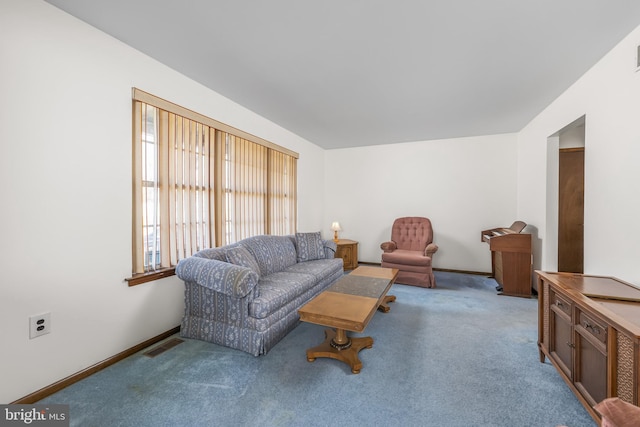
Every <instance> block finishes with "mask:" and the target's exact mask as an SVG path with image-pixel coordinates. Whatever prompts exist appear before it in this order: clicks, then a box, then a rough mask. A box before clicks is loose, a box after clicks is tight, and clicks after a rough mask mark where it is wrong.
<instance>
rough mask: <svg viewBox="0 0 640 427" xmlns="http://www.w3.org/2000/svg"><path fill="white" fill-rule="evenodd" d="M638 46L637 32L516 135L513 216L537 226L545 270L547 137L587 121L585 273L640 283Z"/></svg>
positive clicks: (549, 240) (549, 237) (552, 167)
mask: <svg viewBox="0 0 640 427" xmlns="http://www.w3.org/2000/svg"><path fill="white" fill-rule="evenodd" d="M638 45H640V27H638V28H637V29H636V30H634V31H633V32H632V33H631V34H630V35H629V36H628V37H626V38H625V39H624V40H623V41H622V42H621V43H620V44H619V45H618V46H616V47H615V48H614V49H613V50H612V51H611V52H609V53H608V54H607V55H606V56H605V57H604V58H603V59H602V60H601V61H600V62H599V63H598V64H596V65H595V66H594V67H592V68H591V70H589V71H588V72H587V73H586V74H585V75H584V76H583V77H582V78H581V79H579V80H578V81H577V82H576V83H575V84H574V85H572V87H571V88H569V89H568V90H567V91H566V92H565V93H564V94H562V95H561V96H560V97H559V98H558V99H556V100H555V101H554V102H553V103H552V104H551V105H550V106H549V107H547V108H546V109H545V110H544V111H543V112H542V113H541V114H540V115H539V116H538V117H536V118H535V119H534V120H533V121H532V122H531V123H530V124H529V125H528V126H527V127H526V128H525V129H523V130H522V131H521V132H520V133H519V136H518V159H519V161H518V165H519V168H518V183H519V184H518V196H519V197H518V214H519V215H526V216H528V217H530V218H531V221H532V222H534V223H536V224H538V228H539V233H540V234H539V235H540V238H541V245H540V247H539V248H538V251H537V253H536V256H537V258H538V260H539V266H540V268H542V269H545V270H546V269H550V270H553V269H554V268H555V266H556V265H557V260H556V259H555V258H554V256H555V255H556V254H557V251H556V250H555V248H556V246H557V227H556V225H555V224H554V223H553V218H554V215H555V210H556V209H557V200H556V197H557V193H556V194H553V193H554V188H553V183H551V181H552V180H553V179H556V177H557V149H553V148H551V149H548V147H547V145H548V144H557V138H549V137H550V136H552V135H554V134H556V133H557V132H558V131H559V130H560V129H562V128H564V127H565V126H566V125H568V124H570V123H572V122H573V121H574V120H576V119H578V118H580V117H581V116H583V115H585V218H584V233H585V249H584V268H585V273H588V274H600V275H607V276H615V277H618V278H620V279H622V280H626V281H628V282H631V283H633V284H636V285H637V284H640V269H639V268H638V260H639V259H640V244H638V238H639V237H640V221H638V218H640V190H639V186H638V183H639V182H640V167H638V165H639V164H640V72H636V53H637V46H638ZM548 141H549V142H548ZM554 155H555V156H556V157H554ZM555 217H557V215H555Z"/></svg>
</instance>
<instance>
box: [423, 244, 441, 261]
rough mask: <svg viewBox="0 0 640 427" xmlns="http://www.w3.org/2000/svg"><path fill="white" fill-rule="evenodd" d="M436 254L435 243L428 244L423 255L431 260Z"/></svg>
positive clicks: (436, 246) (436, 247)
mask: <svg viewBox="0 0 640 427" xmlns="http://www.w3.org/2000/svg"><path fill="white" fill-rule="evenodd" d="M436 252H438V245H436V244H435V243H429V244H428V245H427V247H426V248H425V249H424V254H425V255H426V256H428V257H429V258H431V257H432V256H433V254H435V253H436Z"/></svg>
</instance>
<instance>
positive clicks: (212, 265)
mask: <svg viewBox="0 0 640 427" xmlns="http://www.w3.org/2000/svg"><path fill="white" fill-rule="evenodd" d="M176 276H178V277H179V278H180V279H182V280H184V281H185V282H192V283H196V284H198V285H200V286H204V287H205V288H209V289H211V290H213V291H216V292H220V293H223V294H225V295H229V296H232V297H234V298H242V297H244V296H246V295H247V294H248V293H249V292H251V290H252V289H253V288H255V286H256V285H257V284H258V280H259V277H258V275H257V274H256V272H254V271H253V270H251V269H250V268H247V267H242V266H239V265H235V264H230V263H228V262H224V261H218V260H215V259H206V258H200V257H194V256H192V257H189V258H186V259H183V260H181V261H180V262H179V263H178V266H177V267H176Z"/></svg>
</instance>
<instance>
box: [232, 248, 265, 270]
mask: <svg viewBox="0 0 640 427" xmlns="http://www.w3.org/2000/svg"><path fill="white" fill-rule="evenodd" d="M224 253H225V255H226V257H227V262H230V263H231V264H235V265H240V266H242V267H247V268H250V269H251V270H252V271H254V272H255V273H256V274H257V275H258V277H260V266H259V265H258V262H257V261H256V259H255V258H254V257H253V255H251V253H249V251H248V250H247V248H245V247H244V246H235V247H229V248H226V249H225V251H224Z"/></svg>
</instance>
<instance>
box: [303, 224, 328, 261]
mask: <svg viewBox="0 0 640 427" xmlns="http://www.w3.org/2000/svg"><path fill="white" fill-rule="evenodd" d="M296 246H297V247H298V262H304V261H313V260H316V259H323V258H324V245H323V244H322V237H321V236H320V232H319V231H318V232H315V233H296Z"/></svg>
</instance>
